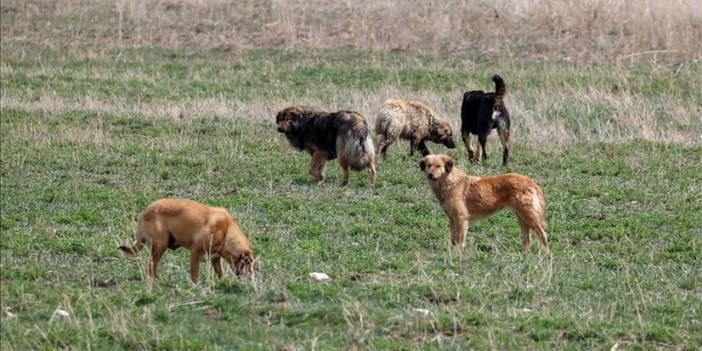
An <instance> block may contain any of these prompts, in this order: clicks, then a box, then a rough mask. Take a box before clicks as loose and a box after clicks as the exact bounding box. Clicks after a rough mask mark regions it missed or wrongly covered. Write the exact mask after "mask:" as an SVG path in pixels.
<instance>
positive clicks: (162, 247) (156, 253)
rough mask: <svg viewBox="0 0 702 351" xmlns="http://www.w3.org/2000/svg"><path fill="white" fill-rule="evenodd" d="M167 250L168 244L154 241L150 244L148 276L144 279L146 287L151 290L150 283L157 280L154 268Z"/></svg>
mask: <svg viewBox="0 0 702 351" xmlns="http://www.w3.org/2000/svg"><path fill="white" fill-rule="evenodd" d="M166 249H168V242H161V241H156V240H154V241H153V242H152V243H151V257H150V258H149V268H148V272H147V273H148V275H147V277H146V286H147V288H149V289H150V288H151V282H152V281H153V280H154V279H155V278H158V273H157V272H156V267H158V262H159V261H161V256H163V253H164V252H166Z"/></svg>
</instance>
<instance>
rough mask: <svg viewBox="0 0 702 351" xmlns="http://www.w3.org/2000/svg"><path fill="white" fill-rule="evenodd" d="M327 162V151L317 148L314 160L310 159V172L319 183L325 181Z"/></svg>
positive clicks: (313, 156) (313, 155)
mask: <svg viewBox="0 0 702 351" xmlns="http://www.w3.org/2000/svg"><path fill="white" fill-rule="evenodd" d="M326 162H327V153H326V152H324V151H320V150H315V151H314V152H313V153H312V160H311V161H310V169H309V171H310V174H311V175H312V176H313V177H314V180H315V181H317V183H320V182H323V181H324V166H325V165H326Z"/></svg>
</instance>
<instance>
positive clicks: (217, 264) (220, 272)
mask: <svg viewBox="0 0 702 351" xmlns="http://www.w3.org/2000/svg"><path fill="white" fill-rule="evenodd" d="M212 268H214V271H215V273H217V276H218V277H220V278H224V264H223V263H222V258H221V257H212Z"/></svg>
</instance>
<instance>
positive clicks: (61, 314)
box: [49, 308, 71, 322]
mask: <svg viewBox="0 0 702 351" xmlns="http://www.w3.org/2000/svg"><path fill="white" fill-rule="evenodd" d="M56 316H59V317H61V318H68V317H70V316H71V314H70V313H68V311H66V310H63V309H60V308H57V309H56V311H54V313H53V314H52V315H51V318H49V322H51V321H53V320H54V318H56Z"/></svg>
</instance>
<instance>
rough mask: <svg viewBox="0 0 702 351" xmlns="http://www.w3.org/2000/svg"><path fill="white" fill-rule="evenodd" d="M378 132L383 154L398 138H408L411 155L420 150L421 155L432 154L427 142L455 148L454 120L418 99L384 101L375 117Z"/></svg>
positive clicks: (379, 147) (376, 132)
mask: <svg viewBox="0 0 702 351" xmlns="http://www.w3.org/2000/svg"><path fill="white" fill-rule="evenodd" d="M375 134H376V139H377V141H378V152H379V153H380V154H381V155H382V156H383V157H385V154H386V153H387V150H388V147H389V146H390V145H391V144H392V143H394V142H395V141H397V139H398V138H399V139H406V140H409V142H410V156H412V155H414V152H415V150H417V149H419V152H421V153H422V156H426V155H428V154H430V153H431V152H430V151H429V148H428V147H427V145H426V143H425V142H426V141H432V142H434V143H437V144H443V145H444V146H446V147H447V148H449V149H453V148H455V147H456V144H455V143H454V142H453V128H451V123H449V122H448V121H447V120H445V119H443V118H441V117H439V115H438V114H437V113H436V112H434V110H432V109H431V108H430V107H429V106H427V105H425V104H423V103H421V102H419V101H408V100H400V99H389V100H385V102H384V103H383V106H381V107H380V110H378V116H377V117H376V119H375Z"/></svg>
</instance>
